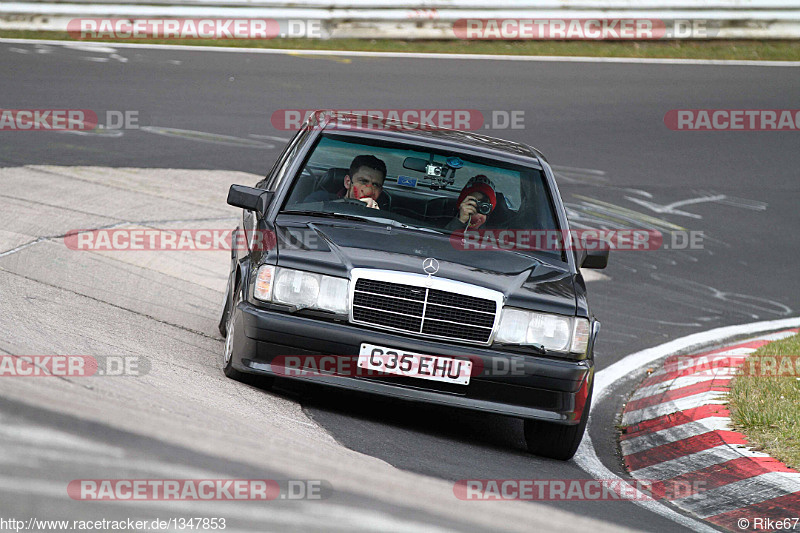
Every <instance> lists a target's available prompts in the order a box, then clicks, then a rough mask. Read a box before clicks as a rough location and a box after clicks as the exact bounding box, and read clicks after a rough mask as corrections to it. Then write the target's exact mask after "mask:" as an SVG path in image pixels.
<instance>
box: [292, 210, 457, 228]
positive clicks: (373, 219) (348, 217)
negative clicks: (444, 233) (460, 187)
mask: <svg viewBox="0 0 800 533" xmlns="http://www.w3.org/2000/svg"><path fill="white" fill-rule="evenodd" d="M283 213H286V214H289V215H307V216H316V217H327V218H341V219H344V220H356V221H359V222H374V223H376V224H388V225H390V226H393V227H395V228H403V229H411V230H419V231H427V232H429V233H441V232H440V231H437V230H435V229H431V228H423V227H420V226H411V225H409V224H403V223H402V222H398V221H397V220H394V219H391V218H384V217H362V216H358V215H351V214H348V213H336V212H331V211H283Z"/></svg>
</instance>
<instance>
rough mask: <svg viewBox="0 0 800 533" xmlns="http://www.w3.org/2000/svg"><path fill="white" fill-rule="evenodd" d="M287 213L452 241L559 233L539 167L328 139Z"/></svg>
mask: <svg viewBox="0 0 800 533" xmlns="http://www.w3.org/2000/svg"><path fill="white" fill-rule="evenodd" d="M282 212H284V213H292V212H295V213H298V212H301V213H304V214H309V215H315V214H318V215H319V216H323V217H325V216H326V217H342V218H345V217H346V218H351V219H352V218H357V219H361V220H366V221H371V222H375V223H378V224H387V223H388V224H391V225H396V226H403V227H407V228H411V229H416V230H422V231H426V232H432V231H435V232H437V233H442V234H450V235H454V234H463V233H464V232H466V234H467V235H472V234H478V235H484V234H486V233H493V232H497V231H501V230H513V231H517V232H525V231H531V230H533V231H539V230H557V229H558V224H557V222H556V220H557V219H556V217H555V213H554V210H553V205H552V202H551V201H550V197H549V193H548V188H547V187H546V185H545V181H544V175H543V172H542V171H541V170H539V169H537V168H531V167H523V166H520V165H514V164H511V163H505V162H502V161H492V160H486V159H484V158H478V157H474V156H471V155H468V154H463V153H459V152H458V151H448V152H441V151H437V150H431V149H428V148H427V147H409V146H407V145H387V144H386V143H385V142H384V143H382V144H381V145H380V146H376V145H372V144H362V143H361V142H357V141H354V140H353V139H348V138H342V137H337V138H333V137H331V136H326V135H323V136H322V137H321V139H320V141H319V142H318V143H317V145H316V147H315V148H314V149H313V151H312V153H311V154H310V156H309V157H308V158H307V160H306V164H305V165H304V167H303V168H302V169H301V171H300V174H299V177H298V178H297V179H296V180H295V183H294V185H293V187H292V191H291V193H290V195H289V198H288V200H287V201H286V203H285V205H284V208H283V211H282ZM541 251H542V250H541V249H540V250H537V252H541ZM550 252H551V253H555V254H559V255H560V253H561V251H560V250H552V249H551V250H550Z"/></svg>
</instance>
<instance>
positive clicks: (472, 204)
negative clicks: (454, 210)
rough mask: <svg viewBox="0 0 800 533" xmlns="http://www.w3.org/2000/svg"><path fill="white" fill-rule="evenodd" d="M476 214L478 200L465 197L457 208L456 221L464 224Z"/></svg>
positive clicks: (472, 197)
mask: <svg viewBox="0 0 800 533" xmlns="http://www.w3.org/2000/svg"><path fill="white" fill-rule="evenodd" d="M477 213H478V200H477V199H476V198H475V197H474V196H467V197H466V198H464V201H463V202H461V205H459V206H458V220H460V221H461V223H462V224H466V223H467V221H468V220H469V217H470V216H472V215H475V214H477Z"/></svg>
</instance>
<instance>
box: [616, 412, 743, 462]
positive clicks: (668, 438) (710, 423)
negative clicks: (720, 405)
mask: <svg viewBox="0 0 800 533" xmlns="http://www.w3.org/2000/svg"><path fill="white" fill-rule="evenodd" d="M718 430H719V431H730V430H731V419H730V418H728V417H726V416H710V417H708V418H703V419H701V420H695V421H693V422H687V423H686V424H681V425H680V426H675V427H671V428H667V429H662V430H661V431H655V432H653V433H647V434H645V435H640V436H638V437H633V438H632V439H626V440H623V441H620V443H619V444H620V448H622V454H623V455H631V454H634V453H637V452H641V451H644V450H649V449H650V448H655V447H656V446H663V445H664V444H670V443H672V442H677V441H679V440H683V439H686V438H689V437H692V436H694V435H702V434H703V433H708V432H709V431H718Z"/></svg>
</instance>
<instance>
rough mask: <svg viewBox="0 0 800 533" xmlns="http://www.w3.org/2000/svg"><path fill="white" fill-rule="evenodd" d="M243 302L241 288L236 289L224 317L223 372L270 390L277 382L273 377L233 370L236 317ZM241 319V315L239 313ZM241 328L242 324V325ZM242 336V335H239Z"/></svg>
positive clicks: (233, 377) (237, 379) (243, 381)
mask: <svg viewBox="0 0 800 533" xmlns="http://www.w3.org/2000/svg"><path fill="white" fill-rule="evenodd" d="M241 302H242V291H241V288H240V287H238V286H237V287H236V289H235V290H234V292H233V298H232V299H231V306H230V310H229V312H228V313H227V314H225V315H223V320H224V321H225V348H224V349H223V351H222V372H223V373H224V374H225V375H226V376H227V377H229V378H231V379H235V380H236V381H241V382H242V383H247V384H248V385H255V386H257V387H261V388H262V389H267V390H269V389H270V388H272V385H273V383H274V381H275V378H273V377H272V376H255V375H253V374H245V373H244V372H239V371H238V370H236V369H235V368H233V351H234V346H235V343H236V342H237V341H236V335H237V328H236V317H237V308H238V307H239V304H240V303H241ZM239 317H240V318H241V313H239ZM240 327H241V323H240ZM238 334H239V335H241V333H238Z"/></svg>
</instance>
